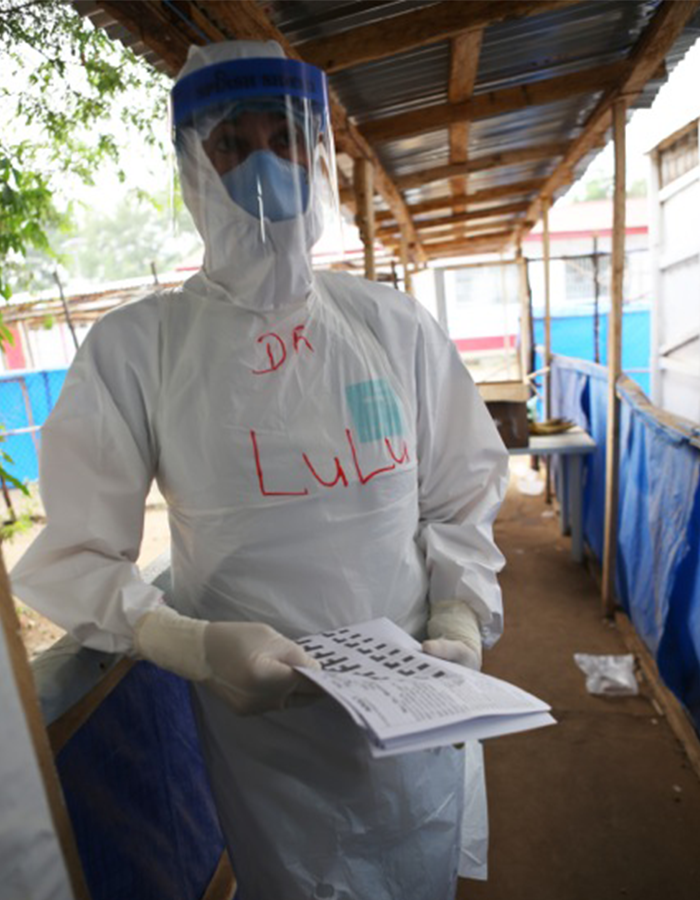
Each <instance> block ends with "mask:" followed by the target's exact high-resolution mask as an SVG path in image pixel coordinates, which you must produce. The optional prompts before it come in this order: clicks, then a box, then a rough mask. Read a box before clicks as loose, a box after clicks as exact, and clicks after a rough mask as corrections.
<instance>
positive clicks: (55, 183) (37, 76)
mask: <svg viewBox="0 0 700 900" xmlns="http://www.w3.org/2000/svg"><path fill="white" fill-rule="evenodd" d="M0 59H1V62H0V66H1V67H2V77H0V113H1V114H2V119H3V122H4V123H7V125H8V127H3V130H2V133H0V197H1V198H2V205H1V206H0V293H1V294H2V295H3V296H5V297H9V295H10V293H11V285H12V276H13V274H16V271H17V268H18V267H20V266H21V265H22V261H23V260H24V258H25V257H26V254H27V252H28V251H29V250H30V248H35V249H38V250H41V251H43V252H44V253H46V252H48V251H50V250H51V243H50V241H49V238H48V233H49V231H54V232H55V231H56V230H57V229H58V228H59V227H60V226H65V225H66V223H67V221H68V218H69V215H70V212H71V207H70V193H71V190H70V187H71V184H75V183H76V182H77V181H80V182H83V183H87V184H90V183H92V182H93V179H94V175H95V172H96V171H97V169H98V167H99V166H101V165H103V164H105V163H106V162H108V161H111V162H112V164H116V165H118V163H119V149H120V148H119V142H118V140H117V139H116V138H115V134H114V131H115V123H116V125H117V127H120V126H121V127H123V128H124V129H129V128H131V129H137V130H138V131H140V132H141V133H142V135H143V137H144V138H145V140H146V142H147V143H149V144H151V145H152V144H155V143H156V142H157V141H158V133H159V131H160V130H161V128H160V122H161V121H162V117H163V115H162V114H163V110H164V106H165V103H166V102H167V92H168V85H167V79H165V77H164V76H160V75H159V74H158V73H156V72H154V71H153V70H152V69H151V68H150V67H149V66H147V65H146V64H145V63H143V62H142V61H140V60H138V59H136V57H134V56H133V54H132V53H131V52H129V51H127V50H125V49H124V48H122V47H121V45H117V44H115V43H113V42H112V41H111V40H110V39H109V38H108V37H107V35H106V33H105V32H103V31H101V30H99V29H94V28H93V27H92V25H91V24H90V23H89V22H88V21H87V20H86V19H84V18H82V17H81V16H79V15H77V13H76V12H75V10H74V9H73V8H72V7H71V6H70V4H67V3H64V2H61V0H0ZM154 125H155V126H156V127H153V126H154Z"/></svg>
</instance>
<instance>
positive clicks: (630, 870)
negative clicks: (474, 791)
mask: <svg viewBox="0 0 700 900" xmlns="http://www.w3.org/2000/svg"><path fill="white" fill-rule="evenodd" d="M523 463H524V461H523ZM523 471H526V469H518V470H516V473H515V477H514V478H513V479H512V482H516V481H517V474H518V472H520V473H521V474H522V473H523ZM546 509H547V508H546V507H545V504H544V499H543V497H542V496H537V497H532V496H525V495H522V494H520V492H519V491H518V490H517V487H516V486H515V484H514V483H512V484H511V489H510V491H509V495H508V499H507V501H506V504H505V505H504V508H503V510H502V511H501V514H500V516H499V519H498V521H497V523H496V533H497V540H498V543H499V546H500V547H501V549H502V550H503V552H504V554H505V556H506V559H507V567H506V569H505V570H504V572H503V574H502V578H501V584H502V587H503V592H504V602H505V609H506V630H505V634H504V636H503V638H502V639H501V641H500V642H499V644H498V645H497V646H496V647H495V648H494V649H493V650H492V651H490V652H489V653H487V654H486V661H485V667H484V669H485V671H487V672H489V673H491V674H494V675H498V676H500V677H502V678H505V679H508V680H510V681H513V682H514V683H516V684H518V685H521V686H522V687H524V688H525V689H527V690H530V691H532V692H533V693H535V694H537V695H538V696H540V697H542V698H543V699H545V700H547V701H548V702H549V703H551V705H552V707H553V712H554V715H555V718H556V719H557V720H558V722H559V724H558V725H556V726H553V727H550V728H546V729H542V730H539V731H533V732H530V733H526V734H522V735H513V736H510V737H505V738H499V739H497V740H493V741H490V742H486V744H485V749H486V766H487V783H488V792H489V814H490V819H491V850H490V856H489V869H490V878H489V881H488V882H487V883H478V882H471V881H470V882H466V883H465V884H463V885H462V887H461V890H460V893H459V898H460V900H467V898H469V900H520V898H526V900H530V898H532V900H609V898H610V900H612V898H634V900H697V898H698V897H700V780H698V778H697V776H696V774H695V773H694V771H693V770H692V769H691V768H690V766H689V764H688V762H687V760H686V757H685V755H684V753H683V750H682V748H681V746H680V744H679V743H678V742H677V740H676V738H675V736H674V735H673V733H672V732H671V730H670V728H669V727H668V724H667V723H666V720H665V719H664V717H663V715H662V714H661V713H660V710H659V709H658V708H657V707H656V706H655V704H654V702H652V700H651V691H650V688H649V686H648V684H646V683H645V682H642V684H641V690H640V696H639V697H627V698H615V699H613V698H600V697H592V696H590V695H588V694H587V693H586V690H585V684H584V676H583V674H582V673H581V672H580V671H579V669H578V668H577V667H576V665H575V663H574V661H573V654H574V653H575V652H584V653H594V654H613V653H625V652H627V650H626V648H625V646H624V644H623V642H622V639H621V637H620V636H619V634H618V632H617V631H616V629H615V628H614V626H612V625H610V624H608V623H607V622H606V621H605V620H603V618H602V615H601V612H600V609H601V605H600V600H599V596H598V592H597V589H596V586H595V584H594V582H593V581H592V579H591V576H590V575H589V574H588V572H587V570H586V569H585V568H584V567H583V566H577V565H576V564H574V563H573V562H572V561H571V558H570V556H569V541H568V539H567V538H562V537H560V536H559V529H558V524H557V520H556V519H555V518H553V517H551V515H547V514H546ZM543 512H545V515H544V516H543Z"/></svg>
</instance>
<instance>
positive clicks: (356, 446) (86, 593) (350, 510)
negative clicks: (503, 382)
mask: <svg viewBox="0 0 700 900" xmlns="http://www.w3.org/2000/svg"><path fill="white" fill-rule="evenodd" d="M207 49H209V50H211V49H212V48H207ZM263 55H264V54H263ZM193 152H195V153H196V152H197V149H196V147H195V148H193ZM198 165H201V166H202V167H203V171H205V172H206V161H203V160H201V159H199V160H198ZM181 167H182V178H183V186H184V192H185V196H186V198H188V203H189V205H190V209H191V210H192V212H193V215H194V217H195V221H196V222H197V224H198V227H199V228H200V230H201V232H202V235H203V237H204V239H205V243H206V258H205V265H204V268H203V270H202V271H201V272H200V273H198V274H197V275H195V276H194V277H193V278H191V279H190V280H189V281H188V282H187V283H186V284H185V285H184V287H183V288H182V289H181V290H178V291H173V292H162V293H155V294H153V295H151V296H150V297H148V298H146V299H144V300H142V301H140V302H137V303H134V304H131V305H129V306H127V307H123V308H120V309H118V310H115V311H114V312H112V313H110V314H108V315H106V316H105V317H104V318H103V319H102V320H101V321H100V322H98V323H97V324H96V325H95V326H94V327H93V329H92V330H91V332H90V333H89V335H88V338H87V339H86V341H85V343H84V344H83V346H82V347H81V348H80V351H79V353H78V355H77V357H76V360H75V362H74V364H73V366H72V368H71V371H70V373H69V375H68V378H67V380H66V383H65V387H64V389H63V391H62V393H61V397H60V399H59V401H58V403H57V405H56V408H55V410H54V412H53V413H52V415H51V417H50V419H49V421H48V422H47V424H46V425H45V426H44V429H43V435H42V460H41V484H42V495H43V499H44V503H45V507H46V512H47V526H46V528H45V530H44V532H43V533H42V534H41V535H40V537H39V538H38V539H37V541H36V542H35V543H34V545H33V546H32V547H31V548H30V550H29V551H28V552H27V554H26V555H25V556H24V558H23V559H22V560H21V561H20V563H19V564H18V566H17V567H16V569H15V571H14V573H13V586H14V589H15V592H16V593H17V595H18V596H19V597H21V598H22V600H23V601H24V602H26V603H27V604H29V605H30V606H32V607H34V608H35V609H37V610H39V611H41V612H42V613H44V614H45V615H47V616H49V617H50V618H52V619H53V620H55V621H56V622H58V623H60V624H61V625H62V626H63V627H65V628H66V629H68V630H69V631H70V632H71V633H72V634H73V635H75V636H76V637H77V638H78V639H79V640H80V641H82V642H83V643H85V644H86V645H88V646H90V647H94V648H97V649H101V650H107V651H112V652H117V653H121V652H126V653H130V652H133V631H134V625H135V623H136V622H137V621H138V620H139V619H140V618H141V617H142V616H143V615H144V613H146V612H147V611H149V610H152V609H155V608H157V607H158V606H159V604H161V603H162V597H161V595H160V592H159V591H158V590H157V589H156V588H154V587H152V586H149V585H147V584H145V583H144V582H143V581H142V580H141V578H140V576H139V571H138V569H137V567H136V565H135V560H136V558H137V556H138V552H139V545H140V541H141V537H142V528H143V517H144V503H145V498H146V495H147V493H148V490H149V487H150V485H151V483H152V481H153V479H156V481H157V483H158V485H159V488H160V490H161V492H162V493H163V496H164V497H165V499H166V501H167V504H168V509H169V517H170V528H171V537H172V579H173V587H172V595H171V596H168V597H167V598H166V599H167V602H168V603H169V604H170V605H172V606H173V607H174V608H175V609H177V610H178V611H179V612H181V613H183V614H185V615H187V616H191V617H196V618H202V619H206V620H209V621H221V620H223V621H227V620H228V621H251V622H265V623H268V624H269V625H271V626H272V627H274V628H275V629H277V630H279V631H280V632H282V633H283V634H285V635H287V636H288V637H292V638H294V637H298V636H301V635H303V634H307V633H313V632H318V631H322V630H326V629H332V628H336V627H339V626H342V625H349V624H353V623H357V622H362V621H365V620H368V619H373V618H376V617H378V616H387V617H388V618H390V619H391V620H393V621H394V622H396V623H397V624H398V625H399V626H401V627H402V628H404V629H405V630H406V631H408V632H410V633H411V634H412V635H414V636H415V637H417V638H419V639H422V638H424V637H425V630H426V622H427V619H428V615H429V606H430V602H431V601H436V602H437V601H441V600H445V599H451V600H452V599H458V600H461V601H463V602H464V603H466V604H467V605H468V606H470V607H471V608H472V609H473V610H474V611H475V612H476V614H477V616H478V619H479V621H480V623H481V630H482V635H483V638H484V643H485V645H486V646H488V645H489V644H491V643H493V641H495V640H496V638H497V637H498V635H499V633H500V631H501V627H502V612H501V598H500V591H499V588H498V585H497V581H496V572H497V571H498V570H499V569H500V567H501V566H502V562H503V559H502V556H501V554H500V553H499V551H498V550H497V548H496V547H495V545H494V543H493V538H492V522H493V519H494V517H495V514H496V512H497V510H498V507H499V505H500V502H501V499H502V496H503V493H504V488H505V476H506V469H507V454H506V452H505V450H504V448H503V445H502V443H501V441H500V439H499V437H498V435H497V432H496V429H495V427H494V425H493V422H492V420H491V417H490V416H489V414H488V412H487V411H486V409H485V407H484V405H483V403H482V402H481V400H480V398H479V396H478V393H477V391H476V389H475V387H474V384H473V382H472V380H471V378H470V376H469V375H468V373H467V371H466V369H465V368H464V366H463V365H462V363H461V361H460V359H459V357H458V355H457V353H456V351H455V348H454V346H453V345H452V343H451V342H450V341H449V339H448V338H447V337H446V336H445V334H444V333H443V331H442V330H441V329H440V327H439V326H438V325H437V323H436V322H435V321H434V320H433V319H432V317H431V316H430V315H429V314H428V313H427V312H426V311H425V310H423V309H422V308H421V307H420V306H419V305H418V304H416V303H415V302H414V301H413V300H412V299H411V298H409V297H407V296H405V295H403V294H400V293H398V292H396V291H394V290H392V289H389V288H387V287H383V286H381V285H379V284H376V283H372V282H368V281H364V280H362V279H359V278H355V277H352V276H349V275H340V274H330V273H324V274H319V275H316V276H314V275H313V274H312V272H311V267H310V261H309V258H310V254H309V253H307V254H305V255H301V256H300V255H299V254H296V253H291V252H288V253H285V246H286V244H285V237H286V234H288V233H289V229H290V228H292V227H293V223H290V222H281V223H276V225H272V227H271V231H270V232H269V234H268V238H267V241H266V244H265V248H264V250H260V251H259V255H258V256H257V257H256V259H255V261H254V262H253V261H251V264H250V267H249V268H248V269H247V268H246V266H247V263H248V260H250V259H251V254H255V253H258V251H257V250H256V249H255V247H254V240H253V238H251V239H250V240H249V241H247V242H244V243H245V246H246V250H245V252H241V251H240V250H239V247H240V244H236V243H235V242H234V243H233V244H231V243H230V235H228V233H227V228H226V227H224V226H225V222H224V210H225V215H226V216H228V219H229V220H230V229H231V230H232V231H245V228H246V224H247V219H248V218H249V217H248V216H247V214H246V213H245V212H243V211H241V210H237V209H236V208H235V204H233V203H231V202H230V201H229V198H228V197H226V196H225V194H224V193H221V185H220V183H218V182H217V178H216V176H215V174H214V173H213V172H212V173H211V177H209V178H208V180H207V179H204V180H202V177H201V171H200V172H199V173H198V175H197V179H196V180H195V179H193V178H192V177H190V176H191V173H190V172H188V166H187V165H186V164H185V163H183V162H181ZM203 185H204V187H203ZM195 189H196V190H198V191H202V190H203V191H205V194H206V196H204V197H203V196H201V195H200V196H199V198H198V200H197V202H194V201H193V200H192V193H193V191H194V190H195ZM204 210H206V211H207V212H206V214H205V212H203V211H204ZM312 214H313V211H310V212H309V213H307V216H310V215H312ZM212 221H215V223H216V224H215V225H212V224H211V222H212ZM270 235H271V236H272V241H271V240H270ZM222 241H223V242H225V246H224V245H223V244H222ZM290 245H293V242H290ZM309 249H310V248H309ZM251 269H255V271H256V272H257V273H258V276H257V277H258V285H259V286H260V290H259V292H258V293H257V294H256V292H255V290H254V285H253V281H254V279H252V278H251V277H250V270H251ZM238 273H241V277H240V278H239V276H238ZM193 697H194V703H195V708H196V714H197V719H198V723H199V726H200V733H201V738H202V746H203V751H204V755H205V759H206V762H207V765H208V769H209V773H210V779H211V784H212V788H213V792H214V795H215V799H216V803H217V807H218V810H219V814H220V818H221V823H222V827H223V829H224V832H225V836H226V840H227V844H228V846H229V850H230V854H231V857H232V860H233V866H234V870H235V872H236V875H237V877H238V879H239V883H240V890H241V898H242V900H271V898H284V900H311V898H332V900H398V898H404V897H405V898H410V900H452V898H453V896H454V890H455V884H456V873H457V869H458V867H460V868H461V872H462V874H476V875H477V876H478V875H480V874H481V875H483V863H484V860H483V849H484V843H485V833H484V830H483V829H484V827H485V800H484V796H483V783H482V780H481V779H482V770H481V768H480V765H479V752H480V750H479V748H478V745H475V746H473V747H470V748H469V753H470V754H471V756H470V763H469V765H468V767H467V769H468V779H467V780H468V783H469V785H470V789H469V797H468V798H467V805H468V809H469V813H470V822H469V823H467V829H466V830H465V831H462V837H463V838H466V841H467V844H468V846H465V847H464V848H463V852H462V855H461V857H460V828H461V816H462V810H463V790H462V784H463V779H464V758H465V757H464V751H461V750H458V749H454V748H444V749H440V750H431V751H424V752H419V753H411V754H406V755H403V756H399V757H394V758H390V759H384V760H378V761H377V760H372V759H371V758H370V756H369V753H368V751H367V749H366V746H365V744H364V740H363V739H362V737H361V736H360V735H359V733H358V731H357V729H356V728H355V726H354V725H353V724H352V722H351V721H350V719H349V717H347V716H346V714H345V713H344V712H343V711H342V710H341V709H340V707H338V706H336V705H335V704H333V703H332V702H331V701H329V700H319V701H317V702H315V703H313V704H312V705H309V706H306V707H303V708H299V709H297V708H290V709H286V710H283V711H280V712H273V713H267V714H264V715H260V716H253V717H249V718H241V717H238V716H236V715H235V714H233V713H232V712H231V710H230V709H229V708H228V707H227V706H226V704H225V703H224V702H223V701H222V700H220V699H219V698H217V697H216V696H214V695H212V694H211V693H210V692H209V691H208V690H207V689H206V687H202V686H199V685H195V686H194V692H193ZM474 823H476V824H474ZM470 825H471V826H472V827H470ZM470 860H471V861H472V867H471V869H470Z"/></svg>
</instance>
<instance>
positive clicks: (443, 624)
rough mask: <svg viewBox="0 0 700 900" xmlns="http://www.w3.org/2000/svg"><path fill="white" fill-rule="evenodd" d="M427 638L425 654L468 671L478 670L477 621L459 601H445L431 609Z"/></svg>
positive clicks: (479, 649) (479, 659) (424, 643)
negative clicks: (455, 664) (456, 664)
mask: <svg viewBox="0 0 700 900" xmlns="http://www.w3.org/2000/svg"><path fill="white" fill-rule="evenodd" d="M428 638H429V640H427V641H423V648H422V649H423V652H424V653H428V654H430V656H437V657H438V658H439V659H446V660H448V661H449V662H454V663H458V664H459V665H460V666H465V667H466V668H469V669H476V670H479V669H481V631H480V629H479V620H478V618H477V617H476V613H475V612H474V610H473V609H471V607H469V606H467V604H466V603H464V602H463V601H462V600H445V601H443V602H441V603H434V604H433V605H432V608H431V613H430V618H429V619H428Z"/></svg>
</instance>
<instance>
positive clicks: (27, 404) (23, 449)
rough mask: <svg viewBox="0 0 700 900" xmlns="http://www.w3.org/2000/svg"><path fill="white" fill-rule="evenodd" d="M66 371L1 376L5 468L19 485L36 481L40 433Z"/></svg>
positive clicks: (0, 436) (1, 439) (0, 430)
mask: <svg viewBox="0 0 700 900" xmlns="http://www.w3.org/2000/svg"><path fill="white" fill-rule="evenodd" d="M67 372H68V370H67V369H43V370H41V371H36V372H33V371H17V372H9V373H6V374H3V375H0V442H2V449H3V450H4V451H5V453H7V454H8V455H9V456H10V457H11V459H12V462H11V463H9V464H6V465H5V468H6V469H7V471H8V472H9V473H10V475H13V476H14V477H15V478H16V479H17V480H18V481H23V482H24V481H36V480H37V478H38V477H39V455H38V447H39V429H40V427H41V426H42V425H43V424H44V422H45V421H46V420H47V419H48V417H49V413H50V412H51V410H52V409H53V408H54V406H55V405H56V401H57V400H58V395H59V394H60V392H61V388H62V387H63V382H64V381H65V380H66V374H67Z"/></svg>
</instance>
